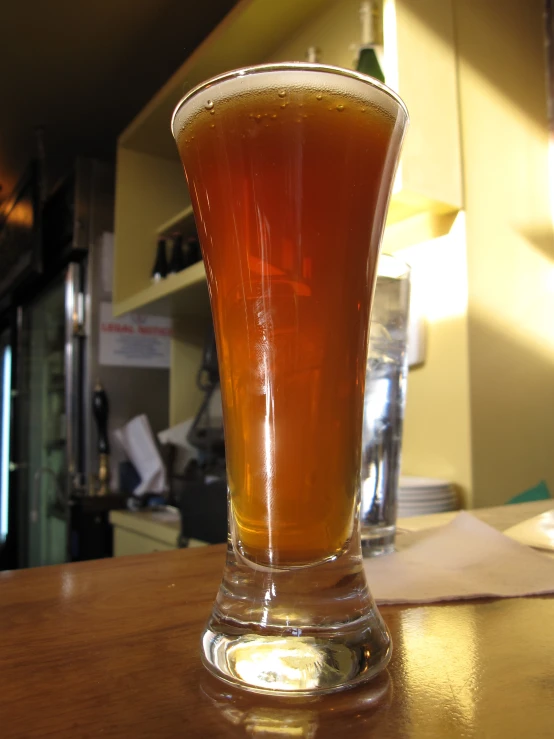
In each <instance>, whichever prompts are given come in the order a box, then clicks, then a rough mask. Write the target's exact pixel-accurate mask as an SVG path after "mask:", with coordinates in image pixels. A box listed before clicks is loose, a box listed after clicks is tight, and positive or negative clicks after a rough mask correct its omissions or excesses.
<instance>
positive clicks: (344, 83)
mask: <svg viewBox="0 0 554 739" xmlns="http://www.w3.org/2000/svg"><path fill="white" fill-rule="evenodd" d="M280 89H284V90H299V91H302V90H304V91H308V90H310V91H314V92H315V91H317V92H318V93H319V92H321V93H323V94H325V93H327V94H334V95H344V96H346V97H352V98H354V99H357V100H360V101H361V102H363V103H365V104H367V105H370V106H373V107H375V108H377V109H379V110H381V111H382V112H383V114H384V115H387V116H389V117H392V118H393V119H394V120H396V119H397V118H399V117H400V119H401V120H402V122H403V123H407V121H408V111H407V109H406V106H405V105H404V103H403V101H402V100H401V98H399V97H398V95H396V93H394V92H393V91H392V90H391V89H389V88H388V87H387V86H386V85H383V84H381V83H380V82H378V81H377V80H374V79H373V78H371V77H367V76H366V75H363V74H360V73H358V72H353V71H351V70H348V69H342V68H341V67H330V66H325V65H323V64H308V63H300V62H298V63H295V62H287V63H283V64H263V65H260V66H257V67H247V68H245V69H237V70H235V71H233V72H226V73H225V74H222V75H219V76H218V77H213V78H212V79H210V80H207V81H206V82H203V83H202V84H201V85H198V86H197V87H194V88H193V89H192V90H190V91H189V92H188V93H187V94H186V95H185V96H184V97H183V98H182V100H180V101H179V103H178V104H177V107H176V108H175V110H174V112H173V116H172V118H171V130H172V133H173V136H174V137H175V138H177V137H178V135H179V134H180V132H181V131H182V130H183V128H185V126H186V125H187V124H189V123H190V122H191V121H192V120H193V119H194V118H195V117H196V116H197V115H198V114H199V113H200V112H201V111H203V110H205V109H206V108H208V109H209V108H210V107H211V106H216V105H217V103H218V102H221V101H224V100H229V99H230V98H233V99H237V98H240V97H243V96H250V95H252V94H253V93H256V92H264V93H267V92H270V91H272V90H275V91H278V90H280Z"/></svg>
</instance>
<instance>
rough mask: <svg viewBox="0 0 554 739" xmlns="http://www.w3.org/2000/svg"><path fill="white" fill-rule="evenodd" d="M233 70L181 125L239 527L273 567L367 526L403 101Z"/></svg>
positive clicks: (245, 546)
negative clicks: (359, 524)
mask: <svg viewBox="0 0 554 739" xmlns="http://www.w3.org/2000/svg"><path fill="white" fill-rule="evenodd" d="M222 79H223V81H218V84H217V85H216V86H215V87H213V88H212V87H211V86H210V87H207V88H204V89H201V90H200V91H199V92H198V93H196V94H193V95H192V96H190V97H189V99H188V101H187V102H186V104H185V105H183V106H182V107H181V108H180V109H178V111H177V112H176V117H175V120H174V131H175V133H176V138H177V143H178V147H179V151H180V155H181V158H182V161H183V165H184V169H185V173H186V176H187V180H188V185H189V190H190V193H191V198H192V203H193V207H194V213H195V218H196V224H197V227H198V231H199V236H200V241H201V245H202V252H203V256H204V262H205V266H206V272H207V276H208V286H209V291H210V297H211V305H212V313H213V318H214V324H215V331H216V337H217V346H218V353H219V364H220V374H221V389H222V398H223V410H224V423H225V438H226V449H227V470H228V483H229V491H230V501H231V524H232V533H233V537H234V542H235V545H236V547H237V548H238V550H239V551H240V552H241V553H242V555H243V556H244V557H245V558H246V559H248V560H250V561H252V562H254V563H256V564H258V565H262V566H277V567H279V566H280V567H290V566H300V565H306V564H312V563H316V562H320V561H322V560H325V559H329V558H332V557H334V556H335V555H337V554H339V553H340V552H341V551H342V550H344V548H345V546H346V545H347V544H348V541H349V539H350V537H351V536H352V533H353V522H354V519H355V516H354V514H355V506H356V498H357V490H358V480H359V470H360V449H361V430H362V414H363V394H364V380H365V365H366V361H365V358H366V354H367V326H368V318H367V317H368V314H369V311H370V305H371V299H372V292H373V285H374V279H375V270H376V263H377V256H378V251H379V245H380V239H381V235H382V230H383V226H384V219H385V214H386V208H387V204H388V196H389V194H390V190H391V187H392V181H393V176H394V161H395V156H394V155H392V154H391V150H392V149H394V151H397V149H398V146H399V140H398V139H399V137H400V136H401V135H402V132H401V128H402V125H400V123H401V122H399V120H398V117H399V108H398V103H397V102H396V101H395V100H393V99H392V98H390V97H389V96H388V95H387V92H386V90H385V89H384V88H379V86H378V85H376V86H374V88H373V89H372V88H371V87H370V86H369V85H368V84H367V78H366V79H365V81H364V80H363V78H361V77H360V78H359V79H356V77H355V75H349V76H346V75H345V76H342V77H341V76H340V75H339V74H330V73H326V72H325V71H321V70H318V71H313V72H310V71H306V70H305V69H303V70H301V69H298V70H296V69H294V68H292V69H291V68H289V69H286V70H282V69H281V70H279V69H277V70H275V71H271V70H270V71H267V72H263V73H257V74H255V75H248V74H245V75H238V76H229V79H228V80H225V77H223V78H222ZM368 88H369V92H368ZM403 122H404V121H402V123H403Z"/></svg>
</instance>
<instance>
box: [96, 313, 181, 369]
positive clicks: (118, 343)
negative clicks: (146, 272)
mask: <svg viewBox="0 0 554 739" xmlns="http://www.w3.org/2000/svg"><path fill="white" fill-rule="evenodd" d="M170 337H171V319H170V318H164V317H162V316H150V315H144V314H142V313H127V314H126V315H124V316H122V317H120V318H114V317H113V314H112V304H111V303H100V347H99V359H100V364H103V365H110V366H112V367H158V368H162V369H166V368H168V367H169V346H170Z"/></svg>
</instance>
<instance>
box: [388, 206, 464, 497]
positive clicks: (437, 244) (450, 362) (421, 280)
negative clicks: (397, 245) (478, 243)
mask: <svg viewBox="0 0 554 739" xmlns="http://www.w3.org/2000/svg"><path fill="white" fill-rule="evenodd" d="M396 254H397V255H398V256H401V257H402V258H403V259H405V260H406V262H408V264H409V265H410V266H411V268H412V309H414V310H416V311H417V313H418V314H419V315H421V316H423V317H424V318H425V322H426V331H425V334H426V337H425V338H426V356H425V363H424V364H423V365H422V366H421V367H416V368H414V369H412V370H411V371H410V374H409V379H408V395H407V404H406V416H405V422H404V440H403V458H402V471H403V473H404V474H409V475H421V476H423V477H428V476H431V477H438V478H443V479H446V480H450V481H452V482H454V483H455V484H456V486H457V488H458V492H459V494H460V496H461V500H462V501H463V503H464V504H465V505H466V506H468V505H470V504H471V501H472V498H471V493H472V465H471V445H470V436H471V428H470V424H471V416H470V391H469V361H468V333H467V273H466V263H467V260H466V239H465V218H464V214H463V213H459V214H458V216H457V217H456V219H455V221H454V223H453V224H452V227H451V229H450V233H449V234H447V235H446V236H442V237H440V238H437V239H433V240H430V241H426V242H422V243H419V244H417V245H414V246H411V247H409V248H406V249H402V250H400V251H397V252H396Z"/></svg>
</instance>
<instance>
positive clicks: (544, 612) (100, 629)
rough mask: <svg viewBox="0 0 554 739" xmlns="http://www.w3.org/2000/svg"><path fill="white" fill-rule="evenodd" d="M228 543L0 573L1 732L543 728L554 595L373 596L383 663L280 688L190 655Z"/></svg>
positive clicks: (518, 732) (359, 733) (60, 737)
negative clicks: (345, 682)
mask: <svg viewBox="0 0 554 739" xmlns="http://www.w3.org/2000/svg"><path fill="white" fill-rule="evenodd" d="M223 557H224V547H223V546H217V547H205V548H203V549H191V550H181V551H174V552H160V553H157V554H147V555H140V556H133V557H121V558H118V559H112V560H102V561H96V562H85V563H78V564H71V565H66V566H59V567H45V568H42V569H34V570H26V571H19V572H7V573H0V736H1V737H2V739H12V737H17V739H32V738H34V737H56V739H69V738H70V737H71V738H80V737H103V738H105V739H107V738H108V737H133V738H136V737H150V738H156V739H162V738H164V737H187V739H192V738H193V737H198V738H199V739H208V738H210V737H223V738H225V737H264V738H267V737H306V738H307V739H313V738H314V737H317V739H322V738H323V737H341V739H357V738H358V737H370V736H371V737H391V738H393V737H394V738H395V739H396V738H400V737H406V738H408V737H410V738H411V739H412V738H413V739H418V738H419V737H422V738H423V737H437V739H449V738H450V737H464V738H467V737H479V738H483V739H490V738H494V737H518V738H520V737H529V738H530V739H538V738H540V737H554V599H552V598H539V597H536V598H521V599H511V600H495V601H474V602H465V603H457V604H448V605H435V606H425V607H414V606H411V607H398V606H396V607H383V608H382V613H383V616H384V618H385V619H386V621H387V623H388V625H389V627H390V629H391V632H392V636H393V641H394V654H393V658H392V661H391V663H390V666H389V669H388V671H387V672H386V673H385V674H384V675H383V677H380V678H377V679H376V680H374V681H373V682H372V683H369V684H368V685H367V686H366V687H365V688H361V689H358V690H356V691H349V692H345V693H341V694H336V695H334V696H333V695H331V696H327V697H324V698H319V699H313V700H307V699H298V700H291V699H288V700H286V699H276V698H267V697H264V696H256V695H253V694H250V693H244V692H241V691H238V690H234V689H232V688H230V687H228V686H226V685H225V684H224V683H221V682H219V681H218V680H215V679H214V678H211V677H210V676H209V675H208V673H207V672H206V671H205V670H204V668H203V667H202V665H201V663H200V656H199V635H200V632H201V629H202V626H203V623H204V621H205V619H206V618H207V616H208V613H209V611H210V608H211V605H212V600H213V598H214V596H215V593H216V589H217V586H218V583H219V579H220V577H221V572H222V566H223Z"/></svg>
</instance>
